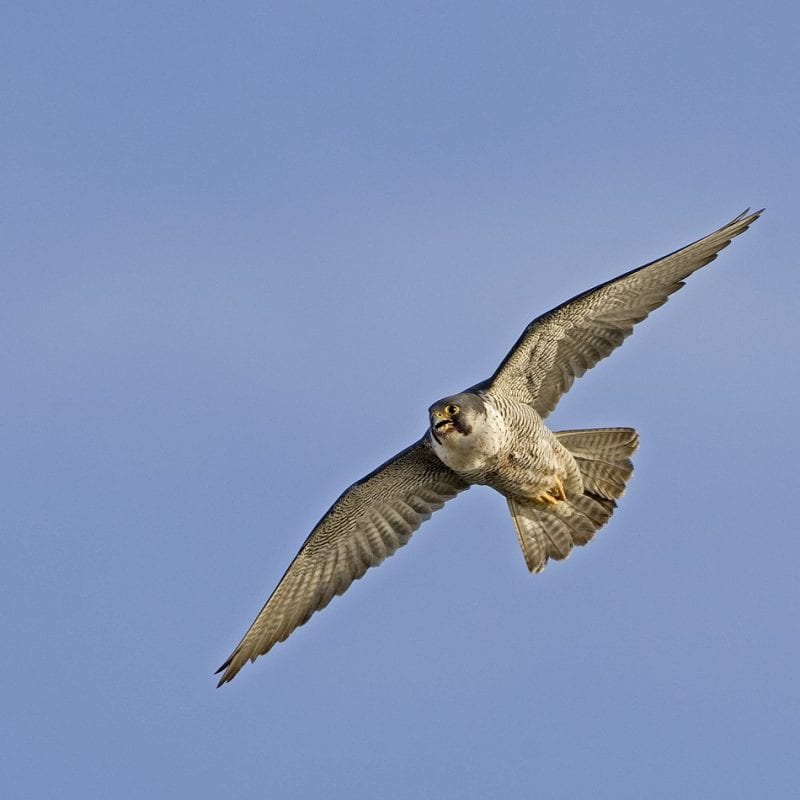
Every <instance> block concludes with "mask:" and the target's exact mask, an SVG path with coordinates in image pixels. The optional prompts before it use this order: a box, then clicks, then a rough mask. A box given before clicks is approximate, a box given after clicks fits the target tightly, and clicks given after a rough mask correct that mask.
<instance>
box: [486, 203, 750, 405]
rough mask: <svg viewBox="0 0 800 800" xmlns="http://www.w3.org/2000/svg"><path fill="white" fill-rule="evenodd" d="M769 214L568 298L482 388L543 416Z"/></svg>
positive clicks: (740, 220) (745, 219)
mask: <svg viewBox="0 0 800 800" xmlns="http://www.w3.org/2000/svg"><path fill="white" fill-rule="evenodd" d="M760 214H761V211H756V212H755V213H753V214H750V213H748V211H744V212H743V213H742V214H740V215H739V216H738V217H736V219H734V220H732V221H731V222H729V223H728V224H727V225H724V226H723V227H722V228H720V229H719V230H718V231H715V232H714V233H712V234H709V235H708V236H705V237H704V238H702V239H699V240H698V241H696V242H694V244H690V245H687V246H686V247H683V248H681V249H680V250H676V251H675V252H674V253H671V254H670V255H668V256H664V258H660V259H658V260H657V261H652V262H650V263H649V264H645V265H644V266H643V267H639V268H637V269H634V270H631V271H630V272H626V273H625V274H624V275H621V276H620V277H618V278H614V279H613V280H610V281H607V282H606V283H602V284H600V285H599V286H596V287H595V288H593V289H589V290H588V291H586V292H582V293H581V294H579V295H577V296H575V297H573V298H572V299H571V300H567V302H566V303H562V304H561V305H560V306H558V307H557V308H554V309H553V310H552V311H548V312H547V313H546V314H543V315H542V316H541V317H538V318H537V319H535V320H534V321H533V322H531V323H530V325H528V327H527V328H526V329H525V331H524V332H523V334H522V336H521V337H520V338H519V339H518V340H517V342H516V344H515V345H514V347H513V348H512V349H511V351H510V352H509V353H508V355H507V356H506V357H505V358H504V359H503V361H502V363H501V364H500V366H499V367H498V369H497V371H496V372H495V373H494V375H493V376H492V377H491V378H490V379H489V380H488V381H486V382H485V384H480V385H479V386H478V387H476V388H480V389H484V390H486V391H489V392H491V393H500V394H505V395H508V396H510V397H514V398H516V399H517V400H520V401H522V402H525V403H530V404H531V405H532V406H533V407H534V408H535V409H536V411H538V412H539V414H540V416H541V417H542V418H544V417H547V416H548V414H550V412H551V411H552V410H553V409H554V408H555V407H556V403H558V400H559V398H560V397H561V395H563V394H564V393H565V392H566V391H567V390H568V389H569V388H570V386H572V383H573V381H574V380H575V379H576V378H580V377H581V375H583V374H584V373H585V372H586V371H587V370H588V369H591V368H592V367H593V366H594V365H595V364H597V362H598V361H600V360H602V359H604V358H606V357H607V356H609V355H610V354H611V353H612V352H613V351H614V350H615V349H616V348H617V347H619V346H620V345H621V344H622V342H623V341H624V339H625V338H626V337H628V336H629V335H630V334H631V332H632V331H633V326H634V325H635V324H636V323H637V322H641V321H642V320H643V319H644V318H645V317H647V315H648V314H649V313H650V312H651V311H653V310H654V309H656V308H658V307H659V306H662V305H663V304H664V303H666V302H667V299H668V297H669V296H670V295H671V294H672V293H673V292H676V291H677V290H678V289H680V288H681V286H683V281H684V280H685V279H686V278H687V277H688V276H689V275H691V274H692V273H693V272H695V271H696V270H698V269H700V267H703V266H705V265H706V264H708V263H710V262H711V261H713V260H714V259H715V258H716V257H717V254H718V253H719V251H720V250H722V249H723V248H725V247H727V246H728V245H729V244H730V242H731V239H733V238H734V237H735V236H738V235H739V234H740V233H744V231H746V230H747V229H748V227H749V226H750V225H751V224H752V223H753V222H754V221H755V220H756V219H758V217H759V215H760Z"/></svg>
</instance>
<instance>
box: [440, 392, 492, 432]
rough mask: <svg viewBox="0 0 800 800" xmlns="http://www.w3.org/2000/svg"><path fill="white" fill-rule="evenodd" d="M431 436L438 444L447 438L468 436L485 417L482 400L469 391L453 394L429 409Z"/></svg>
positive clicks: (484, 407)
mask: <svg viewBox="0 0 800 800" xmlns="http://www.w3.org/2000/svg"><path fill="white" fill-rule="evenodd" d="M428 414H429V417H430V431H431V436H433V438H434V439H435V440H436V441H437V442H439V443H440V444H441V443H442V442H443V441H444V440H445V439H447V438H451V437H453V438H456V437H459V436H469V435H470V433H472V429H473V428H474V427H475V424H476V423H478V422H481V421H482V420H484V419H486V406H485V405H484V402H483V400H482V399H481V398H480V397H479V396H478V395H477V394H472V393H471V392H462V393H461V394H454V395H452V396H451V397H445V398H444V399H443V400H439V401H437V402H436V403H434V404H433V405H432V406H431V407H430V408H429V409H428Z"/></svg>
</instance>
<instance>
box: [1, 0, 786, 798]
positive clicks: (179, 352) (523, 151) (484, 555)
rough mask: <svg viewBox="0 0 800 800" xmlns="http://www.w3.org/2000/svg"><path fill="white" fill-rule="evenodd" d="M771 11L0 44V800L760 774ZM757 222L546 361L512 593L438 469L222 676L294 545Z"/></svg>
mask: <svg viewBox="0 0 800 800" xmlns="http://www.w3.org/2000/svg"><path fill="white" fill-rule="evenodd" d="M799 37H800V16H799V15H798V12H797V9H796V6H795V4H791V3H788V2H786V3H779V2H778V3H765V4H762V5H761V6H759V7H756V6H754V5H753V4H751V3H737V2H733V3H732V2H726V3H720V2H710V3H703V4H696V3H684V2H676V3H670V4H667V5H663V4H661V5H658V6H656V5H650V4H642V3H613V2H612V3H607V4H603V5H602V6H597V7H592V6H590V5H587V4H585V3H564V4H560V5H559V6H558V7H556V6H555V4H553V5H552V6H544V5H538V4H534V3H492V4H489V3H486V4H475V3H425V4H422V3H403V4H377V3H364V2H361V3H356V2H341V3H335V4H334V3H306V2H298V3H291V4H289V3H281V4H278V3H245V2H232V3H225V4H209V3H204V4H197V3H170V4H167V5H166V6H165V4H160V3H146V2H144V3H126V2H116V3H108V2H104V3H91V2H85V3H77V4H58V3H38V2H29V3H26V4H24V5H23V4H16V6H15V7H14V8H9V9H7V10H6V12H5V14H4V21H3V25H2V26H0V63H1V64H2V70H3V75H4V79H3V81H2V86H0V102H2V109H3V110H2V123H0V137H2V144H3V147H2V149H1V152H0V165H1V166H2V175H3V177H2V181H0V231H1V233H2V235H0V263H2V265H3V276H4V280H3V292H2V293H1V294H0V339H1V340H2V342H3V345H2V347H0V368H2V374H3V375H4V376H5V380H3V381H2V384H0V397H1V398H2V407H3V409H4V414H3V417H2V421H0V431H1V433H0V441H1V442H2V448H1V449H0V464H1V465H2V467H1V468H2V485H3V487H4V488H3V492H2V501H1V505H0V507H1V508H2V514H0V525H2V541H1V543H0V546H1V547H2V559H1V560H0V595H1V597H0V600H2V607H3V614H2V616H0V633H2V640H3V642H4V643H5V654H4V658H3V659H2V667H0V670H1V671H2V673H1V674H2V686H3V689H2V707H3V713H2V720H3V721H2V723H0V734H2V737H3V739H2V741H0V760H1V761H0V788H2V787H4V791H3V795H4V796H7V797H15V798H40V797H41V798H43V797H53V796H56V795H57V796H59V797H65V798H72V797H93V796H112V797H115V798H128V797H130V798H134V797H136V798H138V797H142V796H143V795H144V794H145V793H147V794H148V795H150V796H164V795H166V794H167V793H168V792H169V793H171V794H173V795H177V796H187V797H188V796H191V797H197V798H205V797H219V796H221V795H223V794H225V795H229V794H237V795H238V794H241V795H245V794H247V795H256V794H258V795H260V796H269V797H282V798H295V797H297V798H305V797H310V796H320V795H322V796H324V797H326V798H340V797H348V798H350V797H354V796H356V797H358V796H377V797H382V798H406V797H440V798H465V797H490V796H502V797H511V798H514V797H520V798H521V797H529V796H531V795H532V794H536V796H541V797H570V798H575V797H593V798H594V797H598V796H607V797H612V796H613V797H617V798H626V797H631V798H634V797H643V796H646V797H652V798H659V797H665V798H667V797H704V798H708V797H725V798H731V797H754V796H770V797H788V796H790V794H791V793H792V791H793V790H795V789H796V786H797V782H798V779H800V774H799V773H800V770H799V769H798V766H797V754H796V744H797V741H798V719H800V699H799V698H798V689H797V681H796V670H797V663H798V657H800V646H798V637H797V619H798V613H799V612H800V585H799V584H798V580H797V567H796V565H797V563H798V559H800V536H799V535H798V534H799V532H798V527H797V520H796V514H795V504H796V496H797V491H796V477H795V471H796V463H795V462H796V458H795V455H796V452H797V450H798V444H800V443H799V442H798V434H797V425H796V423H795V414H796V406H797V403H796V400H795V397H796V394H797V391H798V385H799V383H800V381H799V380H798V367H797V361H796V352H795V351H796V344H797V341H798V333H800V329H799V327H798V317H797V309H796V304H797V297H798V291H799V290H800V285H798V284H799V282H798V268H797V252H798V239H797V219H798V212H800V203H799V202H798V198H797V184H798V178H799V177H800V176H799V175H798V154H797V141H798V131H799V130H800V113H799V112H798V99H797V98H798V97H800V85H799V84H800V78H799V77H798V76H799V75H800V71H798V69H797V57H796V52H797V50H796V48H797V41H798V38H799ZM747 206H754V207H761V206H766V207H767V212H766V214H765V215H764V217H763V219H762V220H760V221H759V222H758V223H757V224H756V225H755V226H754V227H753V228H752V229H751V230H750V231H748V232H747V233H746V234H745V235H744V236H743V237H741V238H740V239H738V240H737V241H736V242H734V244H733V245H732V246H731V247H730V248H728V249H727V250H726V251H725V252H724V253H723V254H722V256H721V257H720V258H719V259H718V260H717V261H716V262H715V263H714V264H713V265H712V266H711V267H709V268H708V269H705V270H703V271H701V272H700V273H699V274H697V275H696V276H694V277H693V278H692V279H691V280H690V282H689V285H688V286H687V287H686V288H685V289H684V290H683V291H681V292H680V293H679V294H678V295H677V296H675V297H674V298H673V299H672V300H671V301H670V302H669V303H668V304H667V306H666V307H665V308H663V309H661V310H659V311H658V312H657V313H656V314H654V316H653V317H652V318H651V319H650V320H648V321H647V322H646V323H644V324H643V325H642V326H640V327H639V328H638V329H637V331H636V333H635V335H634V336H633V338H632V339H631V340H630V341H629V342H627V343H626V344H625V346H624V347H623V348H622V349H621V350H620V351H618V352H617V353H615V355H614V356H613V358H611V359H610V360H608V361H606V362H604V363H603V364H602V365H600V366H599V367H598V368H597V369H596V370H594V371H593V372H591V373H590V374H589V375H587V376H586V377H585V378H583V379H581V380H580V381H578V382H577V383H576V385H575V387H574V388H573V390H572V391H571V393H570V394H569V395H568V396H567V397H566V398H565V399H564V400H563V402H562V403H561V405H560V406H559V408H558V410H557V412H556V414H555V415H554V416H553V417H552V418H551V421H552V424H553V425H554V427H564V428H569V427H592V426H603V425H632V426H635V427H636V428H637V429H638V430H639V432H640V435H641V438H642V445H641V448H640V451H639V453H638V454H637V456H636V474H635V475H634V478H633V480H632V483H631V486H630V491H629V493H628V495H626V497H625V498H624V499H623V501H622V502H621V504H620V508H619V510H618V512H617V514H616V515H615V517H614V519H613V520H612V522H611V523H610V524H609V525H608V527H607V528H606V529H604V530H603V532H602V533H601V534H600V535H599V536H598V537H597V539H596V540H595V541H594V542H593V543H591V544H590V545H589V546H588V547H586V548H583V549H581V550H579V551H576V552H575V553H574V554H573V556H572V557H571V558H570V559H569V560H568V561H566V562H564V563H557V564H551V565H550V566H548V568H547V570H546V571H545V572H544V573H543V574H542V575H540V576H530V575H528V573H527V571H526V569H525V566H524V562H523V559H522V555H521V553H520V552H519V548H518V545H517V542H516V537H515V535H514V531H513V527H512V524H511V521H510V518H509V517H508V514H507V511H506V508H505V502H504V501H503V499H502V498H501V497H499V496H498V495H495V494H493V493H492V492H491V491H490V490H487V489H481V488H476V489H473V490H472V491H470V492H468V493H467V494H465V495H463V496H461V497H459V498H458V499H457V500H456V501H454V502H453V503H451V504H449V505H448V506H447V507H446V508H445V509H444V510H443V511H441V512H439V513H438V514H436V515H435V516H434V518H433V519H432V520H431V521H430V522H429V523H427V524H426V525H425V526H424V527H423V528H422V529H421V531H420V532H419V533H418V534H417V535H416V536H415V537H414V540H413V541H412V543H411V544H410V545H409V546H408V547H407V548H404V549H403V550H402V551H400V553H398V554H397V555H396V556H395V557H394V558H392V559H391V560H390V561H388V562H387V563H386V564H385V565H384V566H382V567H381V568H380V569H378V570H374V571H371V572H370V573H368V575H367V576H366V577H365V579H364V580H362V581H359V582H358V583H357V584H355V585H354V586H353V587H352V588H351V590H350V591H349V592H348V593H347V594H346V595H345V596H343V597H341V598H337V599H336V600H335V601H334V602H333V603H332V604H331V605H330V606H329V608H328V609H326V610H325V611H324V612H322V613H321V614H319V615H317V616H316V617H315V618H314V619H313V620H312V621H311V622H310V623H309V624H308V625H307V626H306V627H304V628H302V629H301V630H299V631H298V632H296V633H295V635H294V636H292V637H291V639H290V640H289V641H288V642H286V643H284V644H282V645H280V646H278V647H276V648H275V650H274V651H272V652H271V653H270V654H269V655H268V656H267V657H265V658H263V659H260V660H259V661H257V662H256V663H255V664H254V665H249V666H248V667H246V668H245V669H244V670H243V671H242V673H241V674H240V675H239V676H238V677H237V679H236V680H235V681H234V682H233V683H232V684H231V685H229V686H226V687H225V688H224V689H221V690H217V689H215V688H214V685H215V679H214V678H213V675H212V673H213V671H214V670H215V669H216V668H217V667H218V666H219V664H220V663H222V661H223V660H224V659H225V657H226V656H227V655H228V653H229V652H230V650H231V648H232V647H233V645H235V643H236V642H237V641H238V639H239V637H240V636H241V634H242V633H243V632H244V630H245V629H246V627H247V626H248V624H249V623H250V621H251V620H252V618H253V617H254V615H255V613H256V612H257V611H258V609H259V608H260V607H261V605H262V603H263V601H264V599H265V598H266V596H267V595H268V594H269V592H270V591H271V590H272V588H273V586H274V585H275V583H276V581H277V580H278V578H279V577H280V575H281V574H282V572H283V570H284V569H285V567H286V565H287V564H288V562H289V560H290V559H291V557H292V556H293V555H294V553H295V552H296V550H297V548H298V547H299V545H300V544H301V542H302V541H303V539H304V538H305V536H306V534H307V532H308V531H309V530H310V528H311V527H312V526H313V524H314V523H315V522H316V521H317V519H318V518H319V517H320V516H321V514H322V513H323V512H324V511H325V509H326V508H327V507H328V506H329V505H330V503H331V502H332V501H333V500H334V499H335V498H336V496H337V495H338V494H339V493H340V492H341V490H342V489H343V488H344V487H345V486H346V485H347V484H349V483H350V482H352V481H353V480H355V479H357V478H359V477H361V476H362V475H363V474H365V473H366V472H369V471H370V470H371V469H372V468H373V467H375V466H376V465H377V464H378V463H380V462H381V461H383V460H384V459H386V458H387V457H389V456H391V455H392V454H393V453H395V452H396V451H398V450H399V449H401V448H402V447H404V446H406V445H407V444H409V443H410V442H411V441H413V440H414V439H415V438H417V437H418V436H419V435H420V434H421V432H422V430H423V429H424V426H425V423H426V409H427V406H428V404H429V403H430V402H431V401H433V400H435V399H437V398H439V397H441V396H443V395H445V394H448V393H451V392H453V391H456V390H459V389H461V388H463V387H465V386H468V385H470V384H472V383H474V382H475V381H477V380H480V379H482V378H484V377H486V376H487V375H488V374H490V373H491V372H492V371H493V369H494V368H495V366H496V365H497V363H498V362H499V360H500V359H501V358H502V356H503V355H504V354H505V352H506V351H507V349H508V348H509V347H510V345H511V344H512V343H513V342H514V341H515V339H516V338H517V336H518V335H519V333H520V331H521V330H522V328H523V327H524V325H525V324H526V323H527V322H528V321H529V320H530V319H532V318H533V317H535V316H537V315H538V314H539V313H541V312H543V311H545V310H547V309H549V308H550V307H552V306H553V305H555V304H557V303H559V302H561V301H562V300H564V299H566V298H567V297H569V296H572V295H573V294H575V293H577V292H579V291H581V290H583V289H585V288H587V287H589V286H592V285H594V284H596V283H598V282H600V281H601V280H604V279H606V278H609V277H611V276H613V275H615V274H617V273H619V272H622V271H624V270H626V269H629V268H631V267H634V266H637V265H639V264H641V263H644V262H646V261H649V260H651V259H653V258H655V257H658V256H660V255H662V254H664V253H667V252H669V251H671V250H673V249H675V248H677V247H679V246H681V245H683V244H686V243H688V242H690V241H692V240H694V239H696V238H699V237H700V236H702V235H704V234H706V233H708V232H710V231H711V230H713V229H714V228H716V227H717V226H719V225H721V224H723V223H724V222H726V221H728V220H729V219H730V218H732V217H733V216H735V215H736V214H737V213H738V212H740V211H741V210H743V209H744V208H745V207H747Z"/></svg>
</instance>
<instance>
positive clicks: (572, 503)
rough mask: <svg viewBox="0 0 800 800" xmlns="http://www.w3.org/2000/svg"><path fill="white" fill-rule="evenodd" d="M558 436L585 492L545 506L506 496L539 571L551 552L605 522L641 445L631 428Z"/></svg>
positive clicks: (561, 554) (561, 552)
mask: <svg viewBox="0 0 800 800" xmlns="http://www.w3.org/2000/svg"><path fill="white" fill-rule="evenodd" d="M556 437H557V438H558V440H559V442H561V444H562V445H564V447H566V448H567V449H568V450H569V451H570V453H572V456H573V458H574V459H575V462H576V463H577V465H578V468H579V469H580V472H581V477H582V479H583V494H582V495H577V494H568V495H567V499H566V500H564V501H561V502H559V503H556V504H554V505H548V506H544V505H541V504H540V503H528V502H524V501H520V500H517V499H513V498H508V509H509V511H510V512H511V518H512V519H513V520H514V527H515V528H516V531H517V538H518V539H519V543H520V546H521V547H522V552H523V555H524V556H525V563H526V564H527V566H528V569H529V570H530V571H531V572H541V571H542V570H543V569H544V567H545V564H547V560H548V559H549V558H554V559H557V560H560V559H563V558H566V557H567V556H568V555H569V554H570V552H571V551H572V548H573V547H574V546H575V545H583V544H586V543H587V542H588V541H590V540H591V539H592V537H593V536H594V534H595V532H596V531H598V530H599V529H600V528H602V527H603V525H605V524H606V522H608V520H609V519H610V517H611V515H612V514H613V513H614V509H615V508H616V505H617V504H616V500H617V499H618V498H619V497H621V496H622V494H623V493H624V492H625V485H626V483H627V481H628V479H629V478H630V476H631V474H632V473H633V464H632V463H631V461H630V456H632V455H633V453H634V452H635V451H636V448H637V446H638V445H639V436H638V434H637V433H636V431H635V430H633V428H595V429H592V430H576V431H560V432H557V433H556Z"/></svg>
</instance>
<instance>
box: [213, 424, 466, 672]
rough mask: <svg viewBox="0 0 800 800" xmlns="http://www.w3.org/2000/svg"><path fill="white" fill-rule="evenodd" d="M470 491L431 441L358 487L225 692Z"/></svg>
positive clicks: (247, 643) (241, 647)
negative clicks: (240, 673) (242, 673)
mask: <svg viewBox="0 0 800 800" xmlns="http://www.w3.org/2000/svg"><path fill="white" fill-rule="evenodd" d="M468 486H469V484H467V483H466V482H465V481H463V480H462V479H461V478H459V477H458V475H456V473H455V472H453V471H452V470H450V469H449V468H448V467H446V466H445V465H444V464H443V463H442V462H441V461H440V460H439V459H438V458H437V456H436V454H435V453H434V452H433V450H432V448H431V446H430V444H429V442H428V440H427V436H426V437H423V438H422V439H420V440H419V441H418V442H417V443H416V444H413V445H412V446H411V447H409V448H407V449H406V450H403V452H401V453H398V454H397V455H396V456H395V457H394V458H392V459H390V460H389V461H387V462H386V463H385V464H382V465H381V466H380V467H378V469H376V470H375V471H374V472H372V473H370V474H369V475H367V476H366V477H365V478H363V479H362V480H360V481H358V483H354V484H353V485H352V486H351V487H350V488H349V489H347V490H346V491H345V492H344V493H343V494H342V496H341V497H340V498H339V499H338V500H337V501H336V502H335V503H334V504H333V505H332V506H331V508H330V510H329V511H328V513H327V514H325V516H324V517H323V518H322V519H321V520H320V522H319V523H318V524H317V526H316V527H315V528H314V530H313V531H311V534H310V535H309V537H308V538H307V539H306V541H305V543H304V544H303V546H302V547H301V548H300V552H299V553H298V554H297V555H296V556H295V558H294V561H292V563H291V564H290V565H289V569H287V570H286V573H285V574H284V576H283V578H281V581H280V583H279V584H278V586H277V587H276V589H275V591H274V592H273V593H272V596H271V597H270V598H269V600H267V602H266V604H265V606H264V608H262V609H261V613H259V615H258V616H257V617H256V619H255V621H254V622H253V624H252V625H251V626H250V629H249V630H248V631H247V633H246V634H245V635H244V638H243V639H242V641H241V642H239V644H238V645H237V646H236V649H235V650H234V651H233V653H231V655H230V658H228V660H227V661H226V662H225V663H224V664H223V665H222V666H221V667H220V668H219V669H218V670H217V673H220V672H222V673H223V675H222V678H220V681H219V684H217V685H218V686H221V685H222V684H223V683H226V682H227V681H229V680H231V679H232V678H233V677H234V676H235V675H236V673H237V672H238V671H239V670H240V669H241V668H242V667H243V666H244V665H245V664H246V663H247V661H248V660H249V661H255V659H256V658H257V657H258V656H260V655H263V654H264V653H266V652H267V651H268V650H270V649H271V648H272V646H273V645H274V644H275V643H276V642H282V641H284V639H286V638H287V637H288V636H289V635H290V634H291V633H292V631H293V630H294V629H295V628H297V627H299V626H300V625H303V624H304V623H305V622H307V621H308V619H309V618H310V617H311V615H312V614H313V613H314V612H315V611H318V610H319V609H321V608H324V607H325V606H326V605H328V603H329V602H330V600H331V598H332V597H333V596H334V595H337V594H342V593H343V592H344V591H345V590H346V589H347V587H348V586H350V584H351V583H352V582H353V581H354V580H356V579H358V578H360V577H361V576H362V575H363V574H364V573H365V572H366V571H367V570H368V569H369V568H370V567H375V566H377V565H378V564H380V563H381V562H382V561H383V560H384V558H386V557H387V556H390V555H392V554H393V553H394V552H395V550H397V548H398V547H401V546H402V545H404V544H405V543H406V542H407V541H408V540H409V539H410V538H411V534H412V533H413V532H414V531H415V530H416V529H417V528H418V527H419V526H420V525H421V524H422V523H423V522H424V521H425V520H426V519H428V518H429V517H430V516H431V514H432V513H433V512H434V511H437V510H438V509H440V508H441V507H442V506H443V505H444V504H445V502H446V501H447V500H449V499H451V498H452V497H455V496H456V494H458V492H460V491H462V490H464V489H466V488H468Z"/></svg>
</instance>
